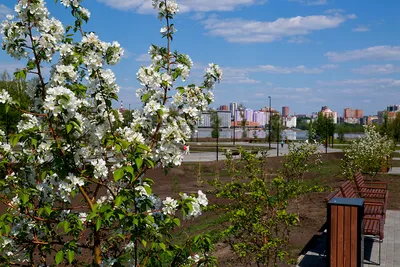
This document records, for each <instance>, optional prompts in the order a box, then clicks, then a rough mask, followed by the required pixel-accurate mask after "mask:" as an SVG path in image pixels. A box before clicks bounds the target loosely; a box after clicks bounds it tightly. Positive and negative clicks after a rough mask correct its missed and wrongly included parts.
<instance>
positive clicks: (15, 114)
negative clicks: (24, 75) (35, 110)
mask: <svg viewBox="0 0 400 267" xmlns="http://www.w3.org/2000/svg"><path fill="white" fill-rule="evenodd" d="M1 89H4V90H6V91H7V92H8V93H9V94H10V96H11V97H12V98H13V99H14V100H15V101H16V102H18V103H19V105H20V109H21V110H28V107H29V106H30V104H31V103H30V100H29V97H28V96H27V94H26V90H27V83H26V82H25V81H24V80H22V79H11V76H10V75H9V74H8V72H3V74H2V75H1V78H0V90H1ZM21 115H22V112H20V111H18V110H16V109H14V108H9V107H7V105H4V104H0V129H1V130H3V131H4V132H5V133H6V135H9V134H12V133H14V132H16V131H17V124H18V122H19V121H20V119H21Z"/></svg>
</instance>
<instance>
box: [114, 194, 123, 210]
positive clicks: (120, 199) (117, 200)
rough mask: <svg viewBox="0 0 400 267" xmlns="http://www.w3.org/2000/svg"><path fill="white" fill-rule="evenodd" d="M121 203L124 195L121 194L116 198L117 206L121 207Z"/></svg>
mask: <svg viewBox="0 0 400 267" xmlns="http://www.w3.org/2000/svg"><path fill="white" fill-rule="evenodd" d="M121 203H122V197H121V196H117V197H116V198H115V206H116V207H119V206H120V205H121Z"/></svg>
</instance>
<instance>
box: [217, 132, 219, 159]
mask: <svg viewBox="0 0 400 267" xmlns="http://www.w3.org/2000/svg"><path fill="white" fill-rule="evenodd" d="M218 139H219V129H218V132H217V161H218Z"/></svg>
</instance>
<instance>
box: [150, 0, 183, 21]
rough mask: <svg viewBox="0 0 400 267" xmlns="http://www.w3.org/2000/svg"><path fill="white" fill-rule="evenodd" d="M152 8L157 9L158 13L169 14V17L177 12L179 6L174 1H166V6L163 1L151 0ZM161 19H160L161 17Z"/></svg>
mask: <svg viewBox="0 0 400 267" xmlns="http://www.w3.org/2000/svg"><path fill="white" fill-rule="evenodd" d="M152 1H153V7H154V8H155V9H158V12H159V13H167V12H168V13H169V14H171V15H175V14H176V13H178V12H179V6H178V4H177V3H176V0H167V1H166V4H165V2H164V1H163V0H152ZM161 18H162V17H161Z"/></svg>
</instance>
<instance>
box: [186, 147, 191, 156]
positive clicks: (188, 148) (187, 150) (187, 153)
mask: <svg viewBox="0 0 400 267" xmlns="http://www.w3.org/2000/svg"><path fill="white" fill-rule="evenodd" d="M186 155H190V146H189V145H187V146H186Z"/></svg>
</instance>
